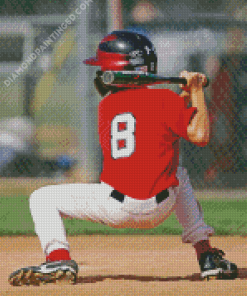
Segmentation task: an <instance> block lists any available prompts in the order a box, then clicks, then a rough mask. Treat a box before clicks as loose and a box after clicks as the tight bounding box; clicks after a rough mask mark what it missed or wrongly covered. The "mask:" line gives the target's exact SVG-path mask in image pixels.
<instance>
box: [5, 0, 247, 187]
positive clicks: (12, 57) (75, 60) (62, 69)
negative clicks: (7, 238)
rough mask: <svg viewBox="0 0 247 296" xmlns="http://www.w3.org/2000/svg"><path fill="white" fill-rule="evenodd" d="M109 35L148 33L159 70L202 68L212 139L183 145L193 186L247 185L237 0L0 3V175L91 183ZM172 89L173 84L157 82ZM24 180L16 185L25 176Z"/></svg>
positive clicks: (245, 61) (240, 2)
mask: <svg viewBox="0 0 247 296" xmlns="http://www.w3.org/2000/svg"><path fill="white" fill-rule="evenodd" d="M115 29H128V30H132V31H136V32H139V33H143V34H146V35H147V36H148V37H149V38H150V39H151V41H152V42H153V43H154V45H155V47H156V50H157V54H158V72H159V74H164V75H166V76H177V75H178V74H179V72H180V71H182V70H184V69H186V70H188V71H197V72H203V73H205V74H206V75H207V76H208V77H209V78H210V82H211V83H210V87H208V88H207V89H206V90H205V91H206V101H207V105H208V109H209V112H210V120H211V139H210V143H209V145H208V146H206V147H204V148H200V147H196V146H195V145H192V144H189V143H187V142H186V141H183V140H182V143H181V164H182V165H183V166H184V167H186V168H187V169H188V172H189V175H190V178H191V181H192V184H193V186H194V187H195V188H198V189H203V188H244V187H245V186H246V185H247V184H246V183H247V178H246V176H247V136H246V135H247V4H246V3H245V1H244V0H229V1H224V0H215V1H210V0H197V1H192V0H183V1H181V0H167V1H158V0H150V1H148V0H131V1H130V0H58V1H50V0H42V1H41V0H19V1H18V2H17V1H14V0H2V1H1V3H0V85H1V87H0V179H2V180H4V181H6V178H19V177H20V178H43V179H46V180H49V182H50V181H52V180H53V181H54V182H58V183H59V182H97V181H98V178H99V174H100V171H101V169H102V156H101V150H100V147H99V142H98V133H97V107H98V103H99V101H100V97H99V96H98V94H97V93H96V91H95V89H94V86H93V78H94V76H95V73H96V71H97V70H98V68H96V67H87V66H85V65H84V64H82V60H84V59H85V58H87V57H89V56H94V55H95V53H96V49H97V46H98V43H99V41H100V40H101V39H102V37H103V36H104V35H106V34H107V33H109V32H111V31H112V30H115ZM159 87H164V88H170V89H172V90H174V91H176V92H177V93H179V92H180V90H179V88H178V87H177V86H175V85H169V86H167V85H162V86H159ZM22 180H23V179H22Z"/></svg>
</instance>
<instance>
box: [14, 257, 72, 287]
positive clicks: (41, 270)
mask: <svg viewBox="0 0 247 296" xmlns="http://www.w3.org/2000/svg"><path fill="white" fill-rule="evenodd" d="M77 273H78V265H77V263H76V262H75V261H74V260H64V261H54V262H46V263H43V264H41V265H40V266H29V267H25V268H21V269H18V270H16V271H15V272H13V273H12V274H11V275H10V276H9V283H10V284H11V285H12V286H23V285H33V286H39V285H40V284H47V283H62V282H68V283H70V284H74V283H75V282H76V278H77Z"/></svg>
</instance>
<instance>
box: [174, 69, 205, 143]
mask: <svg viewBox="0 0 247 296" xmlns="http://www.w3.org/2000/svg"><path fill="white" fill-rule="evenodd" d="M180 77H185V78H186V79H187V81H188V83H187V85H186V86H180V87H181V88H182V89H183V90H184V91H183V93H182V94H181V96H182V97H184V99H185V101H186V102H187V103H189V102H191V104H192V107H196V108H197V113H196V114H195V116H194V117H193V119H192V120H191V122H190V124H189V125H188V127H187V135H188V138H189V140H190V141H191V142H192V143H195V144H197V145H199V146H205V145H207V144H208V142H209V130H210V124H209V115H208V110H207V106H206V103H205V97H204V91H203V84H204V83H205V82H206V76H205V75H204V74H201V73H195V72H187V71H183V72H181V73H180Z"/></svg>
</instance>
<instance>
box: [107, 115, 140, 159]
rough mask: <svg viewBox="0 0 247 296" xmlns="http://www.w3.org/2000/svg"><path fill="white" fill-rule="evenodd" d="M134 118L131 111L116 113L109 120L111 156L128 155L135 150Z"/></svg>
mask: <svg viewBox="0 0 247 296" xmlns="http://www.w3.org/2000/svg"><path fill="white" fill-rule="evenodd" d="M135 124H136V119H135V117H134V116H133V114H131V113H123V114H119V115H116V116H115V117H114V118H113V120H112V122H111V156H112V157H113V158H114V159H118V158H121V157H129V156H131V155H132V154H133V153H134V152H135V134H134V133H135V127H136V126H135Z"/></svg>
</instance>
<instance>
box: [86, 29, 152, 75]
mask: <svg viewBox="0 0 247 296" xmlns="http://www.w3.org/2000/svg"><path fill="white" fill-rule="evenodd" d="M83 62H84V63H85V64H89V65H92V66H100V67H101V71H110V70H111V71H144V72H150V73H153V74H156V73H157V55H156V52H155V48H154V46H153V44H152V42H151V41H150V40H149V39H148V38H147V37H146V36H144V35H141V34H138V33H134V32H129V31H113V32H112V33H110V34H109V35H107V36H106V37H104V38H103V39H102V40H101V42H100V44H99V47H98V50H97V56H96V57H92V58H89V59H87V60H85V61H83Z"/></svg>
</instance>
